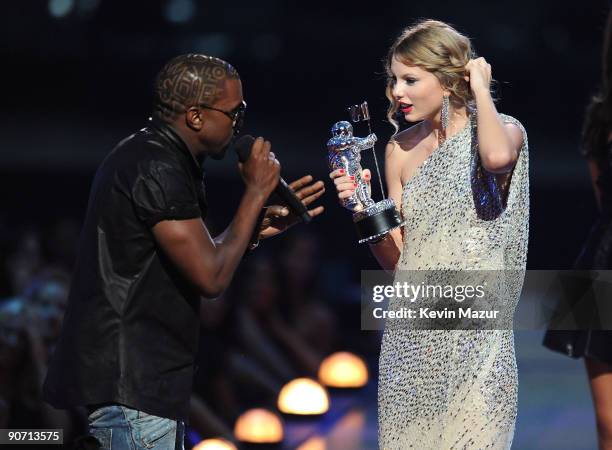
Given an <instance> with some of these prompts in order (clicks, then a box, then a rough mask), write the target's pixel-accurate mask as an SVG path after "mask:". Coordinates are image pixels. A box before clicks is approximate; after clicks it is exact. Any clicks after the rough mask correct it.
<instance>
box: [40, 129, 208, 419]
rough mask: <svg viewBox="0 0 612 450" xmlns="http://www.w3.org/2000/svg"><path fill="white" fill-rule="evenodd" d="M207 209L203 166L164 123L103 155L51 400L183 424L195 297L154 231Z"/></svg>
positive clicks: (195, 326) (50, 384) (53, 369)
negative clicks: (125, 409) (106, 406)
mask: <svg viewBox="0 0 612 450" xmlns="http://www.w3.org/2000/svg"><path fill="white" fill-rule="evenodd" d="M205 212H206V200H205V196H204V186H203V177H202V169H201V167H200V165H199V163H198V162H197V161H196V159H195V158H194V157H193V156H192V154H191V153H190V152H189V150H188V149H187V146H186V145H185V143H184V142H183V141H182V140H181V139H180V137H179V136H178V135H177V134H176V133H175V132H174V131H173V130H172V129H171V128H170V127H169V126H167V125H164V124H162V123H156V122H152V123H150V124H149V126H148V127H146V128H144V129H142V130H140V131H138V132H137V133H135V134H133V135H132V136H129V137H128V138H126V139H125V140H123V141H122V142H120V143H119V145H118V146H117V147H116V148H115V149H114V150H113V151H112V152H111V153H110V154H109V155H108V156H107V157H106V159H105V160H104V161H103V162H102V164H101V166H100V167H99V169H98V171H97V173H96V176H95V179H94V182H93V186H92V189H91V193H90V197H89V205H88V208H87V216H86V218H85V223H84V226H83V229H82V231H81V237H80V242H79V254H78V258H77V263H76V267H75V270H74V274H73V279H72V284H71V289H70V296H69V301H68V309H67V312H66V316H65V318H64V323H63V328H62V334H61V337H60V340H59V342H58V345H57V347H56V349H55V352H54V354H53V357H52V359H51V361H50V366H49V371H48V374H47V379H46V380H45V384H44V395H45V398H46V400H47V401H48V402H49V403H51V404H52V405H53V406H55V407H58V408H61V407H70V406H76V405H92V404H100V403H121V404H124V405H126V406H129V407H132V408H135V409H138V410H142V411H144V412H147V413H149V414H154V415H157V416H161V417H167V418H172V419H181V420H186V419H187V416H188V405H189V396H190V393H191V384H192V378H193V362H194V357H195V354H196V351H197V345H198V333H199V315H198V309H199V298H200V296H199V294H198V292H197V291H196V290H195V288H194V287H193V286H192V285H190V284H189V283H188V281H187V280H186V279H185V278H184V277H183V276H182V275H181V274H179V273H178V271H177V270H176V268H175V266H173V265H172V264H171V262H170V261H169V260H168V259H167V258H166V257H165V256H164V254H163V253H162V252H161V250H160V248H159V247H158V245H157V243H156V241H155V239H154V237H153V234H152V231H151V228H152V227H153V225H155V224H156V223H157V222H159V221H161V220H168V219H175V220H181V219H190V218H197V217H203V216H204V214H205Z"/></svg>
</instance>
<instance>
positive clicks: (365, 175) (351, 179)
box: [329, 169, 372, 206]
mask: <svg viewBox="0 0 612 450" xmlns="http://www.w3.org/2000/svg"><path fill="white" fill-rule="evenodd" d="M329 178H331V179H332V180H334V184H335V185H336V192H337V193H338V199H339V200H340V204H341V205H342V206H344V203H343V201H344V200H345V199H347V198H349V197H350V196H352V195H353V194H354V193H355V189H357V182H356V181H355V176H353V175H350V176H349V175H347V174H346V171H345V170H344V169H336V170H334V171H333V172H331V173H330V174H329ZM361 178H362V179H363V180H364V181H365V182H366V183H368V191H369V192H371V188H370V180H371V178H372V175H371V174H370V170H369V169H364V170H363V171H362V172H361Z"/></svg>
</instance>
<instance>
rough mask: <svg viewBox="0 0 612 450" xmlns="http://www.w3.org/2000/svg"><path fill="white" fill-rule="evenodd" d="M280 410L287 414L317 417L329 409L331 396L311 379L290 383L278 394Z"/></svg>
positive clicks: (301, 379) (298, 379)
mask: <svg viewBox="0 0 612 450" xmlns="http://www.w3.org/2000/svg"><path fill="white" fill-rule="evenodd" d="M278 409H279V410H280V411H281V412H283V413H286V414H296V415H302V416H309V415H317V414H323V413H325V412H327V410H328V409H329V396H328V395H327V391H326V390H325V388H324V387H323V386H321V385H320V384H319V383H317V382H316V381H315V380H311V379H310V378H296V379H295V380H292V381H290V382H289V383H287V384H286V385H285V386H283V388H282V389H281V391H280V394H278Z"/></svg>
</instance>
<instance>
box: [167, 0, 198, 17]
mask: <svg viewBox="0 0 612 450" xmlns="http://www.w3.org/2000/svg"><path fill="white" fill-rule="evenodd" d="M164 15H165V16H166V19H167V20H168V21H169V22H172V23H185V22H189V21H190V20H191V19H193V16H194V15H195V4H194V3H193V0H169V1H168V3H167V4H166V9H165V11H164Z"/></svg>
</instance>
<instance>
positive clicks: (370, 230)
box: [353, 199, 403, 244]
mask: <svg viewBox="0 0 612 450" xmlns="http://www.w3.org/2000/svg"><path fill="white" fill-rule="evenodd" d="M353 223H354V224H355V228H357V237H358V238H359V243H360V244H367V243H368V242H371V241H374V240H376V239H380V238H381V237H383V236H384V235H385V234H387V233H389V231H391V230H393V229H395V228H398V227H400V226H402V225H403V223H402V219H401V217H400V214H399V212H398V210H397V208H396V207H395V203H394V202H393V200H391V199H385V200H381V201H380V202H378V203H375V204H374V205H372V206H369V207H367V208H366V209H363V210H361V211H358V212H356V213H355V214H353Z"/></svg>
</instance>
